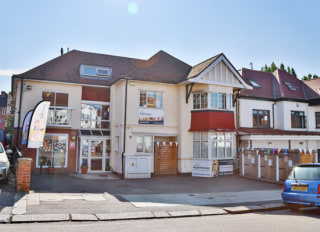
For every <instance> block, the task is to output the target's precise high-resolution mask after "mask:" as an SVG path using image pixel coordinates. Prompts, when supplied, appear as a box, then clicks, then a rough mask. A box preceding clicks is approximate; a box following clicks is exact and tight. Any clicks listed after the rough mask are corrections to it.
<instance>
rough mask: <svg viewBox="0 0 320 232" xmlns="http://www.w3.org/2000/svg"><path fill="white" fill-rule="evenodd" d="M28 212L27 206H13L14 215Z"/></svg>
mask: <svg viewBox="0 0 320 232" xmlns="http://www.w3.org/2000/svg"><path fill="white" fill-rule="evenodd" d="M26 213H27V208H26V207H21V208H12V214H14V215H22V214H26Z"/></svg>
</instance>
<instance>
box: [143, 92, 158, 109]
mask: <svg viewBox="0 0 320 232" xmlns="http://www.w3.org/2000/svg"><path fill="white" fill-rule="evenodd" d="M141 92H145V94H146V104H145V105H143V106H142V105H141ZM148 93H153V94H154V107H148ZM158 94H160V95H161V103H160V105H161V107H157V101H158ZM139 107H140V108H150V109H163V92H161V91H153V90H143V89H141V90H139Z"/></svg>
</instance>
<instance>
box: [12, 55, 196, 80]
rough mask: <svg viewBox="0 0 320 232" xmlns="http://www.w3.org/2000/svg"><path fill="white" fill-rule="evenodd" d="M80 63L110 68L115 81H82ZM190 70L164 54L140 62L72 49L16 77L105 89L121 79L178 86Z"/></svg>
mask: <svg viewBox="0 0 320 232" xmlns="http://www.w3.org/2000/svg"><path fill="white" fill-rule="evenodd" d="M81 64H86V65H95V66H102V67H111V68H112V78H111V79H110V80H108V81H105V80H93V79H85V78H81V77H80V71H79V68H80V65H81ZM190 69H191V66H189V65H188V64H186V63H184V62H182V61H180V60H178V59H176V58H174V57H172V56H171V55H169V54H167V53H165V52H163V51H160V52H158V53H157V54H155V55H154V56H152V57H151V58H150V59H148V60H141V59H134V58H127V57H120V56H112V55H103V54H96V53H89V52H82V51H77V50H72V51H70V52H68V53H66V54H64V55H62V56H59V57H57V58H55V59H53V60H50V61H48V62H46V63H44V64H42V65H40V66H38V67H35V68H33V69H31V70H29V71H27V72H25V73H22V74H19V75H14V76H13V77H18V78H20V77H23V78H25V79H35V80H51V81H59V82H68V83H80V84H94V85H104V86H109V85H111V84H112V83H114V82H116V81H118V80H119V79H120V78H121V77H122V76H129V77H131V78H134V79H137V80H146V81H157V82H165V83H178V82H179V81H181V80H183V79H185V78H186V76H187V73H188V72H189V70H190Z"/></svg>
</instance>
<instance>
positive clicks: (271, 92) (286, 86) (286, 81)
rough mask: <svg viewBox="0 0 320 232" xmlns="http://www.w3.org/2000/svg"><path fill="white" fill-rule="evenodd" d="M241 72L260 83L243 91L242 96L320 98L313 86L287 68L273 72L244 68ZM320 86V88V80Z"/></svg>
mask: <svg viewBox="0 0 320 232" xmlns="http://www.w3.org/2000/svg"><path fill="white" fill-rule="evenodd" d="M241 73H242V76H243V78H244V79H246V80H247V81H250V80H253V81H255V82H256V83H257V84H259V85H260V88H253V89H252V90H245V91H242V92H241V93H240V97H246V98H248V97H249V98H262V99H270V100H274V101H276V100H281V99H287V100H294V101H308V100H310V99H312V98H320V95H319V94H317V93H315V91H314V90H312V88H310V87H309V86H308V85H307V84H304V83H303V82H302V81H301V80H299V79H298V78H296V77H295V76H293V75H291V74H289V73H287V72H286V71H285V70H281V69H277V70H276V71H274V72H273V73H269V72H262V71H256V70H251V69H245V68H243V69H242V72H241ZM310 85H311V83H310ZM318 88H320V81H319V87H318Z"/></svg>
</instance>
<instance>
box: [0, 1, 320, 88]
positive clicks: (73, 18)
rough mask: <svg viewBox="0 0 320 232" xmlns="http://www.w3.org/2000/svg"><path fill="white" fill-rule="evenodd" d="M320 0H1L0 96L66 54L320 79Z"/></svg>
mask: <svg viewBox="0 0 320 232" xmlns="http://www.w3.org/2000/svg"><path fill="white" fill-rule="evenodd" d="M319 9H320V1H318V0H281V1H279V0H241V1H240V0H224V1H221V0H136V1H127V0H32V1H30V0H13V1H10V0H1V1H0V31H1V33H0V41H1V43H0V83H1V84H0V90H5V91H7V92H8V91H10V89H11V87H10V85H11V75H12V73H21V72H24V71H27V70H29V69H31V68H33V67H36V66H38V65H40V64H43V63H45V62H47V61H49V60H51V59H53V58H55V57H57V56H59V55H60V48H61V47H64V48H65V50H66V48H67V47H69V48H70V50H72V49H76V50H81V51H88V52H96V53H102V54H110V55H119V56H125V57H132V58H141V59H148V58H149V57H151V56H152V55H153V54H155V53H156V52H158V51H159V50H164V51H166V52H168V53H170V54H171V55H173V56H175V57H176V58H178V59H180V60H183V61H184V62H186V63H188V64H190V65H196V64H197V63H199V62H201V61H203V60H206V59H208V58H210V57H212V56H214V55H216V54H218V53H221V52H223V53H224V54H225V55H226V56H227V57H228V59H229V60H230V61H231V63H232V64H233V65H234V66H235V67H236V68H237V69H240V68H242V67H246V68H249V67H250V65H249V63H250V62H252V63H253V67H254V69H257V70H260V68H261V67H262V66H264V64H268V65H270V64H271V62H272V61H274V62H275V63H276V64H277V65H278V66H280V63H281V62H282V63H284V64H285V65H286V66H290V67H294V69H295V71H296V73H297V75H298V77H300V78H301V77H302V76H303V75H307V74H308V73H311V74H317V75H320V46H319V38H320V20H319V16H318V12H319Z"/></svg>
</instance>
